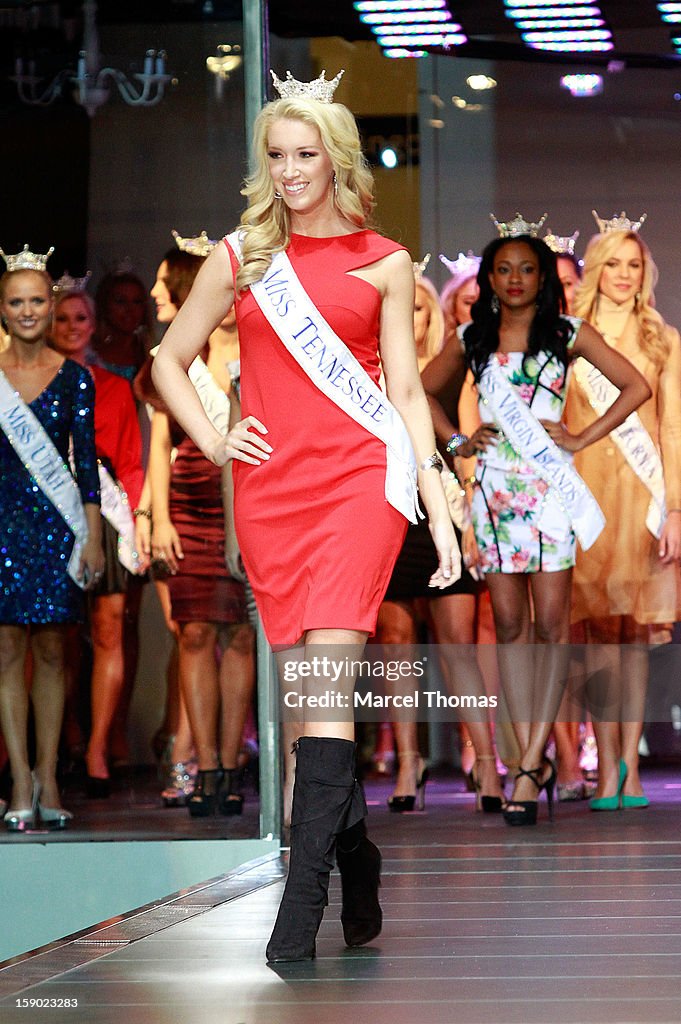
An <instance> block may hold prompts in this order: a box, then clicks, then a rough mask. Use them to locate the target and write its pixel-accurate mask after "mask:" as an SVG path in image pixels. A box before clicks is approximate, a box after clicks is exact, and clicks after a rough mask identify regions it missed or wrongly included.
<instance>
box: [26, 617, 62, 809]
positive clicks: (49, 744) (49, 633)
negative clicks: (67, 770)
mask: <svg viewBox="0 0 681 1024" xmlns="http://www.w3.org/2000/svg"><path fill="white" fill-rule="evenodd" d="M67 628H68V627H66V626H62V625H50V626H33V627H32V630H31V648H32V650H33V685H32V687H31V702H32V704H33V716H34V719H35V732H36V760H35V777H36V782H37V783H38V784H39V785H40V801H41V803H42V804H43V805H44V806H45V807H50V808H58V807H60V806H61V799H60V796H59V789H58V787H57V753H58V750H59V736H60V733H61V725H62V719H63V716H64V642H65V638H66V633H67Z"/></svg>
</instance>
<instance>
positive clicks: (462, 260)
mask: <svg viewBox="0 0 681 1024" xmlns="http://www.w3.org/2000/svg"><path fill="white" fill-rule="evenodd" d="M440 261H441V262H442V263H444V265H445V266H446V268H447V270H448V271H449V273H450V274H451V275H452V277H459V276H461V277H463V276H464V274H465V275H466V276H469V277H475V276H477V273H478V270H479V269H480V257H479V256H476V255H475V254H474V253H473V252H472V251H471V249H469V250H468V252H467V253H462V252H460V253H459V255H458V256H457V258H456V259H455V260H448V259H447V257H446V256H444V255H443V254H442V253H440Z"/></svg>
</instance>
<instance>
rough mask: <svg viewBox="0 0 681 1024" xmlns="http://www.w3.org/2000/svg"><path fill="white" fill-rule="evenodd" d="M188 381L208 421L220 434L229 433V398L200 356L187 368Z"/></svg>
mask: <svg viewBox="0 0 681 1024" xmlns="http://www.w3.org/2000/svg"><path fill="white" fill-rule="evenodd" d="M187 373H188V374H189V379H190V381H191V382H192V384H193V385H194V387H195V389H196V393H197V395H198V396H199V398H200V399H201V405H202V406H203V408H204V409H205V411H206V415H207V416H208V419H209V420H210V421H211V423H212V424H213V426H214V427H215V429H216V430H217V431H218V432H219V433H220V434H227V433H228V432H229V409H230V405H229V398H228V397H227V395H226V394H225V392H224V391H223V390H222V388H221V387H220V385H219V384H218V383H217V381H216V380H215V377H214V376H213V374H212V373H211V372H210V370H209V369H208V367H207V366H206V364H205V363H204V361H203V359H202V358H201V356H197V357H196V359H195V360H194V361H193V363H192V364H191V366H190V367H189V369H188V371H187Z"/></svg>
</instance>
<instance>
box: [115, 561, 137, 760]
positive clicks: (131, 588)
mask: <svg viewBox="0 0 681 1024" xmlns="http://www.w3.org/2000/svg"><path fill="white" fill-rule="evenodd" d="M142 586H143V584H142V582H141V580H140V579H139V578H138V577H134V576H131V577H130V579H129V581H128V589H127V591H126V594H125V613H124V616H123V686H122V689H121V694H120V697H119V698H118V703H117V704H116V713H115V715H114V720H113V722H112V725H111V739H110V749H111V756H112V758H113V759H114V761H121V762H127V760H128V758H129V756H130V750H129V745H128V736H127V728H128V714H129V712H130V704H131V702H132V695H133V691H134V688H135V676H136V675H137V662H138V661H139V647H140V644H139V630H138V626H139V613H140V604H141V601H142Z"/></svg>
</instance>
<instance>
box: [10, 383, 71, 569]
mask: <svg viewBox="0 0 681 1024" xmlns="http://www.w3.org/2000/svg"><path fill="white" fill-rule="evenodd" d="M0 428H1V429H2V430H3V432H4V434H5V436H6V437H7V440H8V441H9V443H10V444H11V445H12V448H13V449H14V451H15V452H16V453H17V455H18V456H19V458H20V459H21V461H22V463H23V465H24V468H25V469H26V471H27V472H28V473H29V474H30V475H31V476H32V477H33V479H34V480H35V482H36V483H37V485H38V487H39V488H40V490H41V491H42V492H43V494H44V495H45V497H46V498H47V499H48V501H50V502H51V503H52V505H54V507H55V509H56V510H57V512H59V514H60V516H61V517H62V519H63V520H64V522H65V523H66V525H67V526H68V528H69V529H70V530H71V532H72V533H73V535H74V537H75V542H74V545H73V550H72V551H71V557H70V559H69V564H68V573H69V576H70V577H71V579H72V580H73V581H74V583H77V584H78V586H79V587H83V586H84V585H85V583H84V581H83V580H82V579H81V580H79V579H78V570H79V568H80V556H81V552H82V549H83V545H84V544H85V543H86V542H87V538H88V528H87V519H86V518H85V511H84V509H83V503H82V501H81V498H80V492H79V490H78V486H77V484H76V481H75V480H74V479H73V476H72V475H71V473H70V472H69V469H68V466H66V465H65V463H64V460H63V459H62V457H61V455H60V454H59V452H58V451H57V449H56V447H55V445H54V443H53V442H52V440H51V438H50V437H49V435H48V434H47V433H46V431H45V429H44V428H43V426H42V425H41V423H40V421H39V420H38V419H37V417H36V416H35V415H34V414H33V412H32V411H31V409H30V408H29V407H28V405H27V404H26V403H25V402H24V401H23V399H22V398H20V397H19V395H17V394H16V392H15V391H14V389H13V388H12V386H11V384H10V383H9V381H8V380H7V378H6V377H5V375H4V373H3V372H2V370H0Z"/></svg>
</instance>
